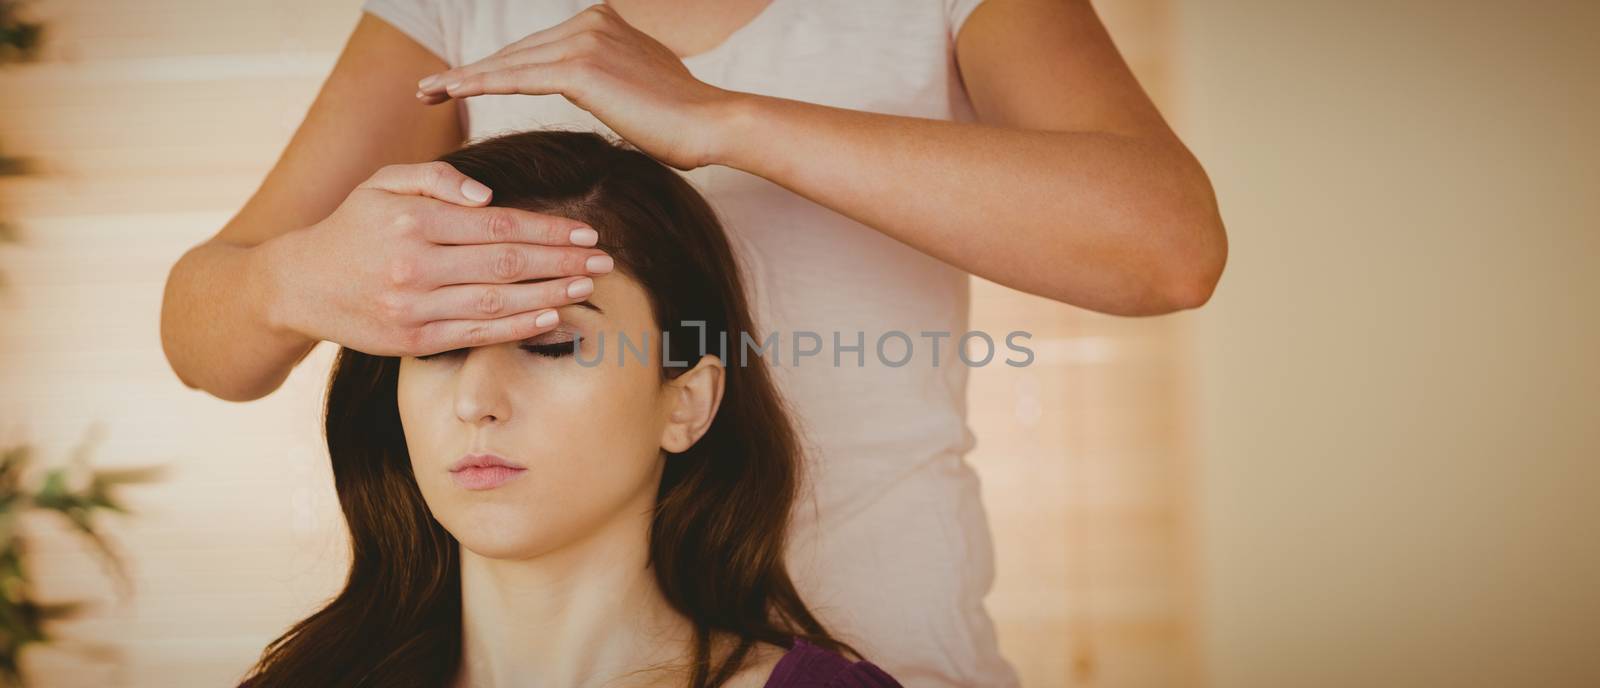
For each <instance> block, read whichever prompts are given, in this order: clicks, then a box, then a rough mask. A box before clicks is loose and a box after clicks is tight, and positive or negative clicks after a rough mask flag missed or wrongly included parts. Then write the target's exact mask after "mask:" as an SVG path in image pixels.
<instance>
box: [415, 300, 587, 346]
mask: <svg viewBox="0 0 1600 688" xmlns="http://www.w3.org/2000/svg"><path fill="white" fill-rule="evenodd" d="M560 323H561V320H560V317H559V316H557V315H556V312H555V309H543V310H537V311H529V312H527V313H518V314H516V315H512V316H507V317H504V318H496V319H494V320H435V321H433V322H430V323H427V324H424V325H422V326H421V327H420V328H419V329H418V331H417V339H416V342H417V346H416V348H417V350H418V352H417V355H419V356H427V355H430V354H435V353H440V352H444V351H454V350H456V349H466V348H472V347H479V346H491V345H494V344H499V343H501V342H514V341H517V340H520V339H528V338H531V337H536V336H538V335H541V334H544V333H545V332H549V331H550V330H552V329H555V327H556V326H557V325H559V324H560Z"/></svg>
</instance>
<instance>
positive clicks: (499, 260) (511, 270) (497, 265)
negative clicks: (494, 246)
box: [494, 246, 524, 279]
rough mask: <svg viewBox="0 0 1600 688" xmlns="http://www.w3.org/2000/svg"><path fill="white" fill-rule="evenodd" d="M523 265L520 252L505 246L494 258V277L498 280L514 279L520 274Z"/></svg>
mask: <svg viewBox="0 0 1600 688" xmlns="http://www.w3.org/2000/svg"><path fill="white" fill-rule="evenodd" d="M523 263H524V260H523V258H522V252H521V251H518V250H517V249H516V247H514V246H506V247H504V248H502V249H500V250H499V251H498V255H496V256H495V261H494V275H495V277H498V278H500V279H511V278H513V277H516V276H517V275H520V274H522V269H523Z"/></svg>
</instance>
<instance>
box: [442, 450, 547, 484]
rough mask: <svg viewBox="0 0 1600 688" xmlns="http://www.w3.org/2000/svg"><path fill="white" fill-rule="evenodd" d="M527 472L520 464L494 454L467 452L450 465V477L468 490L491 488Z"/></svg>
mask: <svg viewBox="0 0 1600 688" xmlns="http://www.w3.org/2000/svg"><path fill="white" fill-rule="evenodd" d="M527 472H528V469H527V468H526V467H525V466H523V465H522V464H519V463H516V462H514V461H510V460H507V459H504V458H501V457H499V456H496V455H494V454H467V455H466V456H463V457H461V458H460V459H459V460H457V461H456V462H455V463H453V464H451V465H450V479H451V480H453V481H455V483H456V485H459V486H461V487H463V488H466V489H468V490H492V489H494V488H496V487H499V486H501V485H504V484H506V483H507V482H509V481H511V480H515V479H517V478H519V477H522V475H523V474H524V473H527Z"/></svg>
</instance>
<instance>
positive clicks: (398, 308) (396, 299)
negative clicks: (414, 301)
mask: <svg viewBox="0 0 1600 688" xmlns="http://www.w3.org/2000/svg"><path fill="white" fill-rule="evenodd" d="M377 301H378V314H379V315H380V316H382V317H383V318H384V319H386V320H389V321H391V322H409V321H410V320H411V299H410V298H408V297H407V296H406V295H405V294H403V293H401V292H398V291H386V292H384V293H382V294H380V295H379V296H378V299H377Z"/></svg>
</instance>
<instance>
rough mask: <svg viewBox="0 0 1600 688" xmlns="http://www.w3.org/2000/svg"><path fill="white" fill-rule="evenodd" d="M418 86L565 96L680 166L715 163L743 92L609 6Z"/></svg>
mask: <svg viewBox="0 0 1600 688" xmlns="http://www.w3.org/2000/svg"><path fill="white" fill-rule="evenodd" d="M417 87H418V91H417V97H418V98H420V99H422V100H423V102H425V103H428V104H430V105H432V104H437V103H442V102H445V101H446V100H449V99H451V98H470V97H472V96H476V95H484V94H523V95H533V96H537V95H552V94H554V95H560V96H563V97H565V98H566V99H567V100H569V101H571V102H572V104H574V105H577V106H578V107H580V108H583V109H584V110H587V111H589V112H590V113H591V114H593V115H594V116H595V117H596V118H597V119H599V120H600V121H601V122H603V123H605V125H606V126H608V127H610V128H611V130H612V131H614V132H616V133H617V134H618V135H619V136H621V137H622V138H624V139H626V140H627V141H628V143H631V144H633V145H634V146H635V147H637V148H638V149H639V150H641V151H644V152H645V153H646V154H647V155H649V156H650V157H652V158H655V159H656V160H659V161H661V162H662V163H665V164H668V165H671V166H673V167H675V168H677V169H680V170H692V169H694V168H696V167H701V166H704V165H708V164H711V163H712V162H714V160H715V159H716V156H717V155H718V151H717V146H718V145H719V143H720V142H719V132H721V131H722V129H723V128H724V125H723V124H722V123H723V122H724V121H725V120H726V117H727V116H728V109H729V106H730V104H731V103H732V102H733V100H734V96H736V95H737V94H736V93H735V92H732V91H727V90H724V89H721V88H717V87H715V86H712V85H710V84H707V83H705V82H703V81H700V80H699V79H696V78H695V77H694V76H693V75H692V74H690V73H689V69H688V68H687V67H685V66H684V64H683V60H682V59H680V58H679V57H678V56H677V55H676V54H674V53H673V52H672V51H671V50H670V49H668V48H667V47H666V46H664V45H662V44H661V43H659V42H657V41H656V40H655V39H653V38H651V37H650V36H648V35H646V34H645V33H643V32H641V31H639V30H638V29H635V28H634V27H633V26H632V25H630V24H628V23H627V22H626V21H624V20H623V19H622V17H621V16H619V15H618V14H617V13H616V11H615V10H613V9H611V6H609V5H605V4H597V5H590V6H589V7H586V8H584V9H583V10H582V11H581V12H579V13H577V14H575V15H573V16H572V17H571V18H569V19H567V20H566V21H564V22H561V23H560V24H556V25H555V26H552V27H550V28H547V29H544V30H542V31H537V32H535V33H532V34H529V35H528V36H527V37H525V38H523V39H521V40H519V41H517V42H515V43H512V44H510V45H508V46H506V47H504V48H501V49H500V50H499V51H498V52H496V53H494V54H493V55H490V56H488V57H485V58H483V59H481V60H478V61H477V62H473V63H471V64H467V65H462V66H460V67H457V68H455V69H451V70H448V71H444V72H440V73H438V74H434V75H431V76H429V77H427V78H425V79H423V80H422V81H421V82H419V83H418V85H417Z"/></svg>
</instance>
